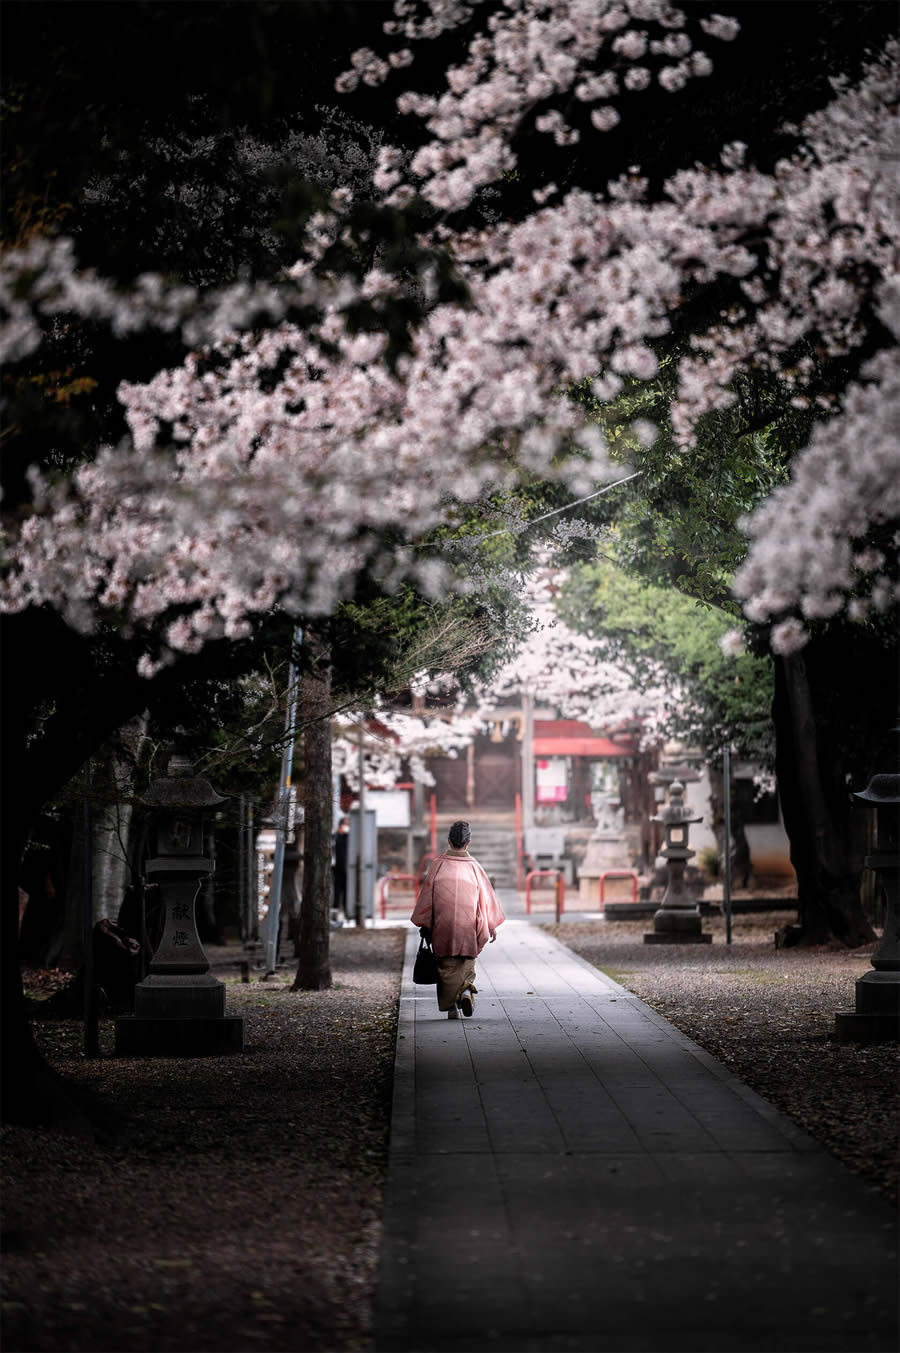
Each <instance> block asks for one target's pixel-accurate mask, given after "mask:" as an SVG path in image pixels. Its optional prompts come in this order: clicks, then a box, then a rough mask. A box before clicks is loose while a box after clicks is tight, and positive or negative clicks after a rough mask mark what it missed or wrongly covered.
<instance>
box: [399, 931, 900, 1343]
mask: <svg viewBox="0 0 900 1353" xmlns="http://www.w3.org/2000/svg"><path fill="white" fill-rule="evenodd" d="M417 943H418V934H417V933H415V932H413V931H412V930H411V931H410V936H409V941H408V945H407V953H406V967H405V970H404V982H403V990H402V996H401V1007H400V1026H399V1031H398V1042H397V1060H396V1073H395V1087H394V1109H393V1122H392V1131H391V1151H390V1169H389V1177H388V1185H387V1195H386V1205H385V1231H384V1241H383V1251H382V1263H381V1271H380V1278H379V1286H378V1294H377V1303H376V1330H375V1348H376V1350H378V1353H489V1350H498V1351H505V1353H557V1351H559V1353H562V1350H582V1351H583V1353H757V1351H758V1353H763V1350H765V1351H766V1353H826V1351H828V1353H850V1351H851V1350H853V1353H863V1351H864V1353H873V1351H874V1350H879V1353H880V1351H881V1350H891V1351H892V1353H893V1350H894V1349H895V1348H896V1347H897V1270H896V1258H895V1257H892V1255H891V1250H892V1247H893V1242H894V1241H895V1238H896V1232H897V1217H896V1213H895V1212H894V1211H893V1209H892V1208H891V1207H890V1206H889V1205H888V1204H887V1203H886V1202H884V1201H883V1199H881V1198H880V1197H879V1196H877V1195H875V1194H873V1193H872V1192H871V1191H870V1190H869V1189H868V1188H867V1187H866V1186H865V1185H864V1184H863V1183H862V1182H861V1181H860V1180H859V1179H858V1178H857V1177H855V1176H854V1175H852V1174H851V1173H850V1172H849V1171H847V1170H846V1169H845V1168H844V1167H843V1166H842V1165H841V1164H840V1163H839V1162H837V1161H836V1160H834V1159H833V1158H832V1157H831V1156H829V1155H828V1154H827V1153H825V1152H823V1151H822V1150H821V1149H820V1148H819V1147H818V1146H817V1145H816V1144H815V1143H814V1142H813V1141H812V1140H811V1139H810V1138H809V1137H808V1136H806V1134H805V1133H803V1132H801V1131H800V1129H799V1128H797V1127H795V1126H794V1125H793V1124H792V1122H791V1121H790V1120H789V1119H787V1118H786V1117H784V1116H782V1115H781V1114H780V1113H779V1112H777V1111H776V1110H775V1109H774V1108H772V1107H771V1106H770V1105H768V1104H767V1103H765V1101H763V1100H762V1099H760V1098H759V1097H758V1096H757V1095H755V1094H754V1093H753V1092H752V1091H751V1090H749V1089H748V1088H747V1087H746V1086H745V1085H743V1084H742V1083H741V1082H740V1081H738V1080H736V1079H735V1078H734V1077H733V1076H732V1075H731V1074H730V1072H728V1071H727V1070H726V1068H725V1067H723V1066H722V1065H721V1064H720V1063H719V1062H717V1061H715V1059H714V1058H712V1057H710V1056H709V1055H708V1054H707V1053H705V1052H703V1051H702V1049H700V1048H699V1047H698V1046H697V1045H696V1044H695V1043H692V1042H691V1040H690V1039H688V1038H687V1037H685V1036H684V1035H683V1034H681V1033H680V1032H679V1031H678V1030H677V1029H675V1028H674V1027H673V1026H672V1025H671V1024H669V1023H668V1022H667V1021H666V1020H664V1019H662V1017H661V1016H659V1015H657V1014H656V1013H655V1012H654V1011H653V1010H651V1009H650V1008H649V1007H648V1006H646V1005H644V1004H643V1002H641V1001H640V1000H638V998H637V997H636V996H633V995H632V994H631V993H630V992H627V991H625V990H624V988H622V987H620V986H619V985H618V984H617V983H615V982H613V981H611V980H610V979H608V978H606V977H604V976H603V975H602V974H601V973H599V972H598V971H597V970H596V969H594V968H593V967H591V966H590V965H589V964H588V963H586V962H585V961H584V960H583V959H581V958H579V957H578V956H577V955H575V954H573V953H571V952H570V951H569V950H568V949H566V948H565V947H564V946H563V945H561V944H559V943H558V942H557V941H556V940H554V939H552V938H551V937H550V936H549V935H547V934H546V932H544V931H542V930H541V929H539V928H537V927H534V926H531V925H528V924H527V923H526V922H525V921H523V920H519V919H517V918H513V919H510V920H508V921H507V923H506V924H505V925H504V926H503V927H502V929H501V930H500V932H499V935H498V939H497V943H496V944H494V945H490V946H488V948H487V949H486V950H485V951H484V953H483V954H482V956H481V958H480V959H479V964H478V989H479V994H478V997H477V1002H476V1010H475V1015H474V1017H473V1018H472V1019H470V1020H465V1019H460V1020H458V1021H449V1020H448V1019H447V1017H446V1015H440V1014H439V1013H438V1010H437V1005H436V1001H435V997H434V992H433V988H422V987H415V986H414V985H413V984H412V962H413V957H414V954H415V950H416V947H417ZM672 961H673V963H677V962H678V955H677V953H675V952H673V955H672Z"/></svg>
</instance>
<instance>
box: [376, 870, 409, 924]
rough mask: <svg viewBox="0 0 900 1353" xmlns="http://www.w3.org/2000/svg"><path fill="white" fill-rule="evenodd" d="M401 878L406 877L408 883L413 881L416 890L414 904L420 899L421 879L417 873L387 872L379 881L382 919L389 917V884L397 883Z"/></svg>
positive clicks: (379, 901) (379, 902)
mask: <svg viewBox="0 0 900 1353" xmlns="http://www.w3.org/2000/svg"><path fill="white" fill-rule="evenodd" d="M399 879H405V880H406V881H407V883H411V884H412V885H413V888H414V890H415V891H414V894H413V898H414V902H413V905H415V902H416V901H418V897H419V880H418V879H417V878H416V876H415V874H385V875H384V876H383V877H382V878H381V879H379V882H378V904H379V906H380V907H381V919H382V921H384V920H386V919H387V901H388V899H387V894H388V885H389V884H391V883H396V882H397V881H398V880H399Z"/></svg>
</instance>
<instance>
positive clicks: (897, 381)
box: [735, 351, 900, 653]
mask: <svg viewBox="0 0 900 1353" xmlns="http://www.w3.org/2000/svg"><path fill="white" fill-rule="evenodd" d="M864 375H865V376H866V377H867V380H866V382H865V383H858V384H854V385H852V386H851V387H850V388H849V390H848V391H847V392H846V395H845V397H844V400H843V408H842V410H841V413H840V414H839V415H838V416H836V417H835V418H832V419H831V420H830V421H829V422H826V423H820V424H819V425H818V426H817V427H816V428H815V429H814V431H813V435H812V438H811V440H810V443H809V445H808V446H807V447H806V449H805V450H804V451H803V452H802V454H801V455H800V456H798V457H797V459H796V461H795V463H794V466H793V475H792V478H791V482H790V483H789V484H785V485H782V486H781V487H779V488H776V489H775V490H774V492H773V493H772V494H771V495H770V497H769V498H768V499H767V500H766V501H765V502H764V503H763V504H762V506H761V507H760V508H758V509H757V511H756V512H755V513H754V514H753V516H752V517H751V518H750V520H749V521H748V522H747V523H746V529H747V530H748V533H749V535H750V541H751V546H750V551H749V555H748V558H747V560H746V562H745V563H744V565H743V567H742V568H741V569H740V571H739V572H738V575H737V578H736V580H735V592H736V594H737V596H738V597H740V598H742V599H744V610H745V612H746V614H747V616H748V618H749V619H750V620H755V621H770V620H772V621H775V622H776V623H775V624H774V625H773V627H772V637H771V642H772V647H773V648H774V650H775V651H776V653H791V652H793V651H795V650H796V649H798V648H801V647H802V646H803V644H804V643H805V642H806V637H807V631H806V626H805V623H804V622H805V621H806V620H813V619H818V618H823V617H828V616H833V615H836V614H837V612H838V611H841V610H843V609H844V607H847V610H848V611H849V614H850V616H851V618H853V619H858V620H862V619H865V617H866V616H867V615H868V614H869V613H870V612H871V611H875V612H883V611H886V610H887V609H888V608H889V607H892V606H894V607H895V606H897V604H898V602H900V580H898V577H897V573H896V569H894V570H893V571H892V570H889V569H888V568H887V564H888V560H887V557H886V555H885V553H884V551H882V550H879V549H875V548H872V547H869V548H864V547H863V545H862V541H863V539H864V537H865V536H866V534H867V533H868V532H869V531H870V529H871V527H872V526H873V525H876V526H878V525H883V526H884V527H885V528H887V529H892V530H893V531H894V539H893V546H894V550H893V557H894V560H895V561H896V557H897V545H898V544H900V541H898V539H897V535H896V533H897V531H898V529H900V362H898V361H897V354H896V352H892V351H888V352H881V353H879V354H878V356H877V357H875V358H873V359H872V361H871V362H869V363H868V365H867V366H866V368H865V370H864ZM854 593H855V594H857V595H854ZM798 598H799V611H800V614H799V615H798V614H796V613H795V611H796V608H797V602H798ZM848 598H849V600H848Z"/></svg>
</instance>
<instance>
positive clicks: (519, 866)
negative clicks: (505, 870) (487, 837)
mask: <svg viewBox="0 0 900 1353" xmlns="http://www.w3.org/2000/svg"><path fill="white" fill-rule="evenodd" d="M522 856H523V847H522V795H521V794H517V795H516V888H517V889H518V890H519V892H521V891H522V886H523V880H524V878H525V869H524V867H523V863H522Z"/></svg>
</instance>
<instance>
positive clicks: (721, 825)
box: [708, 762, 753, 888]
mask: <svg viewBox="0 0 900 1353" xmlns="http://www.w3.org/2000/svg"><path fill="white" fill-rule="evenodd" d="M708 774H709V806H710V812H711V815H712V829H713V833H714V835H715V838H716V843H717V845H718V847H719V862H720V869H721V873H722V877H724V874H725V774H724V771H723V768H722V763H721V762H716V763H712V762H710V764H709V767H708ZM730 825H731V881H732V884H733V886H734V887H735V888H752V886H753V860H752V857H751V855H750V842H749V841H748V840H747V830H746V823H745V822H744V814H743V812H742V811H741V809H740V807H739V806H738V805H737V804H736V803H735V801H734V781H732V794H731V824H730Z"/></svg>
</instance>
